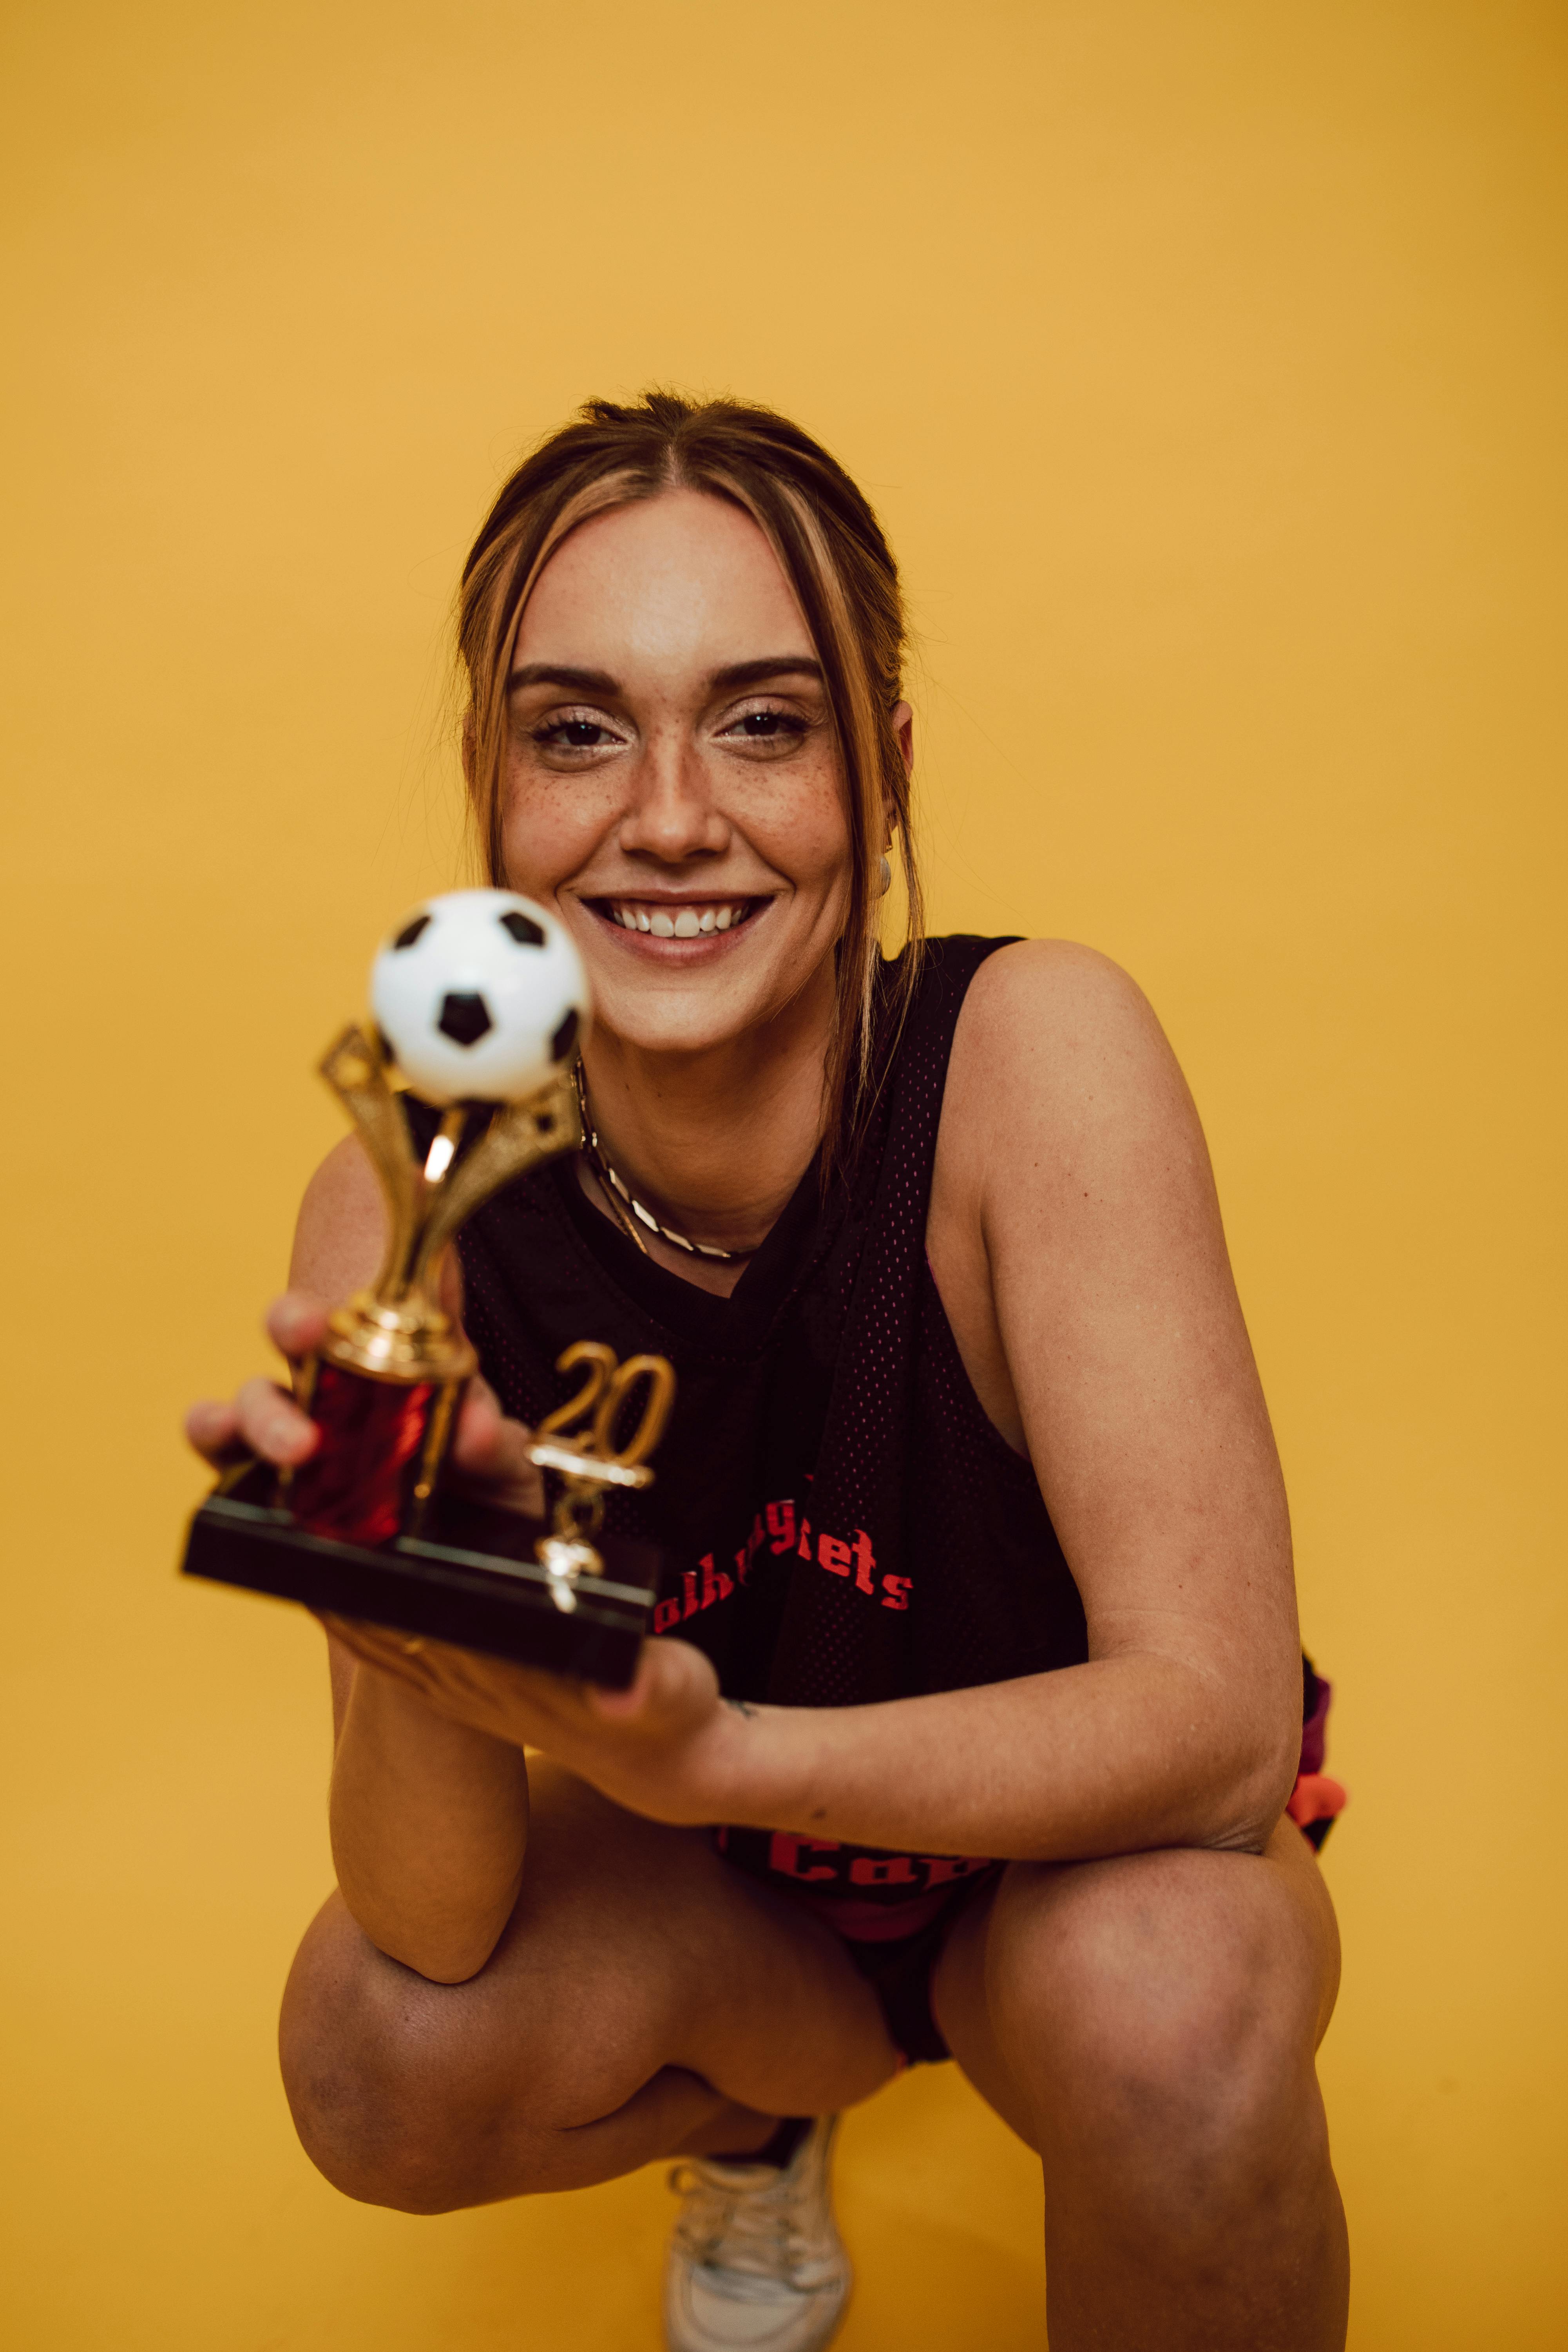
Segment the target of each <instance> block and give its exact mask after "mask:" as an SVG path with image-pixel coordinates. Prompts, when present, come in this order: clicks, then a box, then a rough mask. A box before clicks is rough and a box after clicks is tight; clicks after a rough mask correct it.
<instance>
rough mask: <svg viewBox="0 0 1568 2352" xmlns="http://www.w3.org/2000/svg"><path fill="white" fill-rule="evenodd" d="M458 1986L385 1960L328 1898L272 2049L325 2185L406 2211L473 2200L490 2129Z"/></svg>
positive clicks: (489, 2075) (488, 2073)
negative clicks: (276, 2051) (276, 2052)
mask: <svg viewBox="0 0 1568 2352" xmlns="http://www.w3.org/2000/svg"><path fill="white" fill-rule="evenodd" d="M465 1990H466V1988H462V1987H457V1988H447V1987H445V1986H438V1985H434V1984H429V1983H427V1982H426V1980H425V1979H423V1978H422V1977H419V1976H416V1974H415V1973H414V1971H413V1970H412V1969H405V1968H401V1967H400V1966H399V1965H398V1964H397V1962H396V1961H395V1960H389V1959H387V1958H385V1957H384V1954H382V1953H380V1952H378V1951H377V1950H376V1949H375V1948H374V1945H372V1944H371V1943H370V1942H369V1941H368V1939H367V1938H366V1937H364V1936H363V1934H362V1933H361V1931H360V1929H359V1928H358V1927H356V1926H355V1925H354V1922H353V1919H352V1918H351V1917H350V1916H349V1914H348V1912H347V1910H346V1909H345V1908H344V1906H343V1905H342V1900H341V1898H340V1897H337V1896H334V1897H333V1898H332V1900H331V1902H330V1903H329V1904H328V1905H327V1906H326V1907H325V1909H324V1910H323V1911H322V1912H321V1914H320V1915H319V1916H318V1917H317V1918H316V1920H315V1921H314V1922H313V1923H312V1925H311V1927H310V1930H309V1931H308V1933H307V1935H306V1937H305V1939H304V1942H303V1943H302V1944H301V1946H300V1952H299V1955H298V1957H297V1958H296V1959H295V1962H294V1966H293V1969H292V1970H291V1971H290V1974H289V1983H288V1986H287V1989H286V1990H285V1992H284V1996H283V2010H282V2016H281V2019H280V2021H279V2058H280V2061H281V2065H282V2074H283V2087H284V2091H285V2094H286V2095H287V2097H288V2101H289V2111H290V2113H291V2114H292V2116H293V2118H294V2126H295V2129H296V2130H297V2131H298V2133H299V2135H300V2145H301V2146H302V2147H303V2148H304V2150H305V2152H306V2154H307V2155H308V2156H309V2157H310V2161H311V2162H312V2163H313V2164H314V2165H315V2167H316V2168H317V2170H318V2171H320V2172H321V2173H322V2174H324V2175H325V2177H326V2179H328V2180H330V2181H331V2184H332V2186H333V2188H334V2189H341V2190H342V2193H343V2194H344V2195H345V2196H347V2197H353V2198H356V2199H358V2200H360V2202H361V2203H363V2204H368V2205H386V2206H391V2207H393V2208H395V2210H398V2211H399V2212H404V2213H446V2212H451V2211H454V2210H457V2209H458V2208H459V2207H462V2206H465V2205H470V2204H474V2203H476V2202H479V2201H480V2200H481V2199H482V2197H483V2196H484V2194H485V2189H484V2185H483V2182H482V2180H481V2179H480V2177H479V2166H480V2163H481V2161H482V2156H483V2152H484V2151H485V2150H486V2148H487V2147H489V2146H491V2145H492V2144H493V2140H494V2137H495V2133H496V2130H497V2126H498V2122H499V2108H498V2105H497V2100H496V2088H495V2082H494V2074H495V2070H494V2068H493V2067H487V2066H486V2065H485V2064H484V2063H483V2061H482V2057H481V2056H480V2055H479V2053H476V2051H475V2050H474V2049H473V2048H472V2047H471V2044H472V2042H473V2039H474V2037H473V2035H472V2032H471V2030H466V2028H467V2026H468V2021H467V2019H466V2018H465V2016H464V2010H465V2006H466V2004H465V2003H464V2001H463V1999H462V1996H463V1993H464V1991H465Z"/></svg>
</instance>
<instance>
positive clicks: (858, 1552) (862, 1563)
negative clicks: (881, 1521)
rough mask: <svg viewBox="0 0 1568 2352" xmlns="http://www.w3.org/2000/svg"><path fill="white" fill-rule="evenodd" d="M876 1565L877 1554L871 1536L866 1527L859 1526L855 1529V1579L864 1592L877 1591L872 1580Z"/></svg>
mask: <svg viewBox="0 0 1568 2352" xmlns="http://www.w3.org/2000/svg"><path fill="white" fill-rule="evenodd" d="M876 1565H877V1555H876V1553H875V1552H874V1551H873V1550H872V1549H871V1538H870V1537H869V1536H868V1534H867V1533H866V1530H865V1528H856V1530H855V1581H856V1583H857V1585H858V1587H859V1589H860V1591H862V1592H875V1591H876V1590H877V1588H876V1586H875V1584H874V1583H873V1582H872V1580H871V1575H872V1570H874V1569H875V1567H876Z"/></svg>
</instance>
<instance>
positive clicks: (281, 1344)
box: [267, 1290, 327, 1364]
mask: <svg viewBox="0 0 1568 2352" xmlns="http://www.w3.org/2000/svg"><path fill="white" fill-rule="evenodd" d="M267 1336H268V1339H270V1340H271V1342H272V1344H273V1346H274V1347H275V1348H276V1349H277V1350H278V1352H279V1355H280V1356H286V1357H287V1358H288V1360H289V1362H290V1363H291V1364H297V1363H298V1362H299V1361H300V1358H301V1357H302V1356H308V1355H309V1354H310V1350H311V1349H312V1348H319V1347H320V1346H321V1342H322V1340H323V1339H325V1338H326V1336H327V1309H326V1308H325V1307H323V1306H322V1304H321V1300H320V1299H319V1298H312V1297H310V1293H309V1292H308V1291H303V1290H286V1291H285V1292H284V1293H283V1296H282V1297H281V1298H275V1299H274V1300H273V1302H272V1304H271V1306H270V1307H268V1310H267Z"/></svg>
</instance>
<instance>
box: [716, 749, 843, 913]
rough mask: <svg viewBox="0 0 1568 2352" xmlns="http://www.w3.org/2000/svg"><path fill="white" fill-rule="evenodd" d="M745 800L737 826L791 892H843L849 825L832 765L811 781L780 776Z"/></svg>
mask: <svg viewBox="0 0 1568 2352" xmlns="http://www.w3.org/2000/svg"><path fill="white" fill-rule="evenodd" d="M749 797H751V801H752V804H751V806H750V807H749V808H748V809H747V811H746V813H745V815H744V816H742V815H741V814H740V813H739V812H737V823H738V824H739V826H740V829H741V830H742V832H745V833H748V834H749V835H750V836H751V839H752V845H753V846H754V847H755V848H756V849H757V850H758V851H759V852H760V853H761V855H762V856H764V857H765V858H766V859H767V860H768V862H769V864H770V865H772V866H775V867H776V868H777V870H778V871H779V872H780V873H781V874H784V875H787V876H788V877H789V879H790V880H791V881H792V882H794V883H795V886H796V887H797V888H799V889H805V890H818V891H827V890H830V889H832V888H833V887H835V885H837V886H839V887H844V888H847V887H848V880H849V859H850V841H849V820H848V816H847V813H846V810H845V806H844V791H843V786H842V784H841V783H840V782H839V778H838V774H837V765H836V764H834V763H825V764H824V768H823V770H822V771H821V772H818V773H817V774H816V775H801V774H798V773H797V774H795V775H789V774H781V775H780V776H779V777H778V778H777V780H776V783H774V785H773V789H772V790H765V791H763V792H761V793H756V794H755V795H754V796H749Z"/></svg>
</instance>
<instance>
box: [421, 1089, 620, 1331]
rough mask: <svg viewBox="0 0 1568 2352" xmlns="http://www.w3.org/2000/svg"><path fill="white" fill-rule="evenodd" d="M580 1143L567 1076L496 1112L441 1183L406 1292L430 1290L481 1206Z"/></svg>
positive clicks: (577, 1115)
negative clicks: (454, 1241)
mask: <svg viewBox="0 0 1568 2352" xmlns="http://www.w3.org/2000/svg"><path fill="white" fill-rule="evenodd" d="M582 1140H583V1121H582V1117H581V1114H580V1112H579V1110H578V1108H577V1090H576V1088H575V1087H574V1085H573V1084H572V1080H571V1076H570V1074H567V1075H565V1076H561V1077H558V1078H552V1079H551V1081H550V1083H549V1085H548V1086H543V1087H540V1089H539V1092H538V1093H537V1094H532V1095H525V1096H524V1097H523V1099H522V1100H521V1102H516V1103H509V1104H508V1105H507V1107H506V1108H505V1109H504V1110H500V1111H498V1112H497V1113H496V1115H495V1117H494V1118H492V1119H491V1121H490V1123H489V1127H488V1128H487V1129H486V1130H485V1133H484V1134H483V1135H482V1136H481V1137H480V1138H479V1141H478V1143H476V1144H475V1146H474V1148H473V1150H471V1151H470V1152H469V1153H468V1157H467V1158H466V1159H464V1160H459V1161H458V1165H457V1166H456V1167H455V1168H454V1169H453V1171H452V1172H451V1174H450V1175H449V1176H448V1177H447V1178H446V1179H445V1181H443V1183H442V1186H441V1189H440V1192H438V1193H437V1197H436V1200H435V1202H434V1203H433V1205H432V1206H431V1209H430V1211H429V1213H428V1216H427V1217H426V1222H425V1224H424V1228H423V1230H422V1231H421V1233H420V1234H419V1238H418V1243H417V1246H416V1250H415V1254H414V1263H413V1265H411V1266H410V1267H409V1269H408V1274H407V1284H408V1287H409V1288H410V1289H411V1290H422V1289H425V1288H426V1286H428V1284H429V1281H430V1278H431V1276H433V1274H434V1273H435V1270H436V1266H437V1261H438V1260H439V1258H440V1255H441V1253H442V1251H443V1250H444V1249H445V1248H446V1246H447V1243H448V1242H449V1241H450V1240H451V1238H452V1236H453V1234H455V1233H456V1232H457V1230H458V1226H459V1225H460V1224H462V1223H465V1222H466V1221H467V1219H468V1218H469V1217H471V1216H472V1214H473V1213H474V1211H475V1210H476V1209H477V1208H478V1207H479V1204H480V1202H483V1201H488V1200H489V1196H490V1194H491V1193H492V1192H499V1191H500V1187H501V1186H502V1185H503V1184H509V1183H510V1181H511V1180H512V1178H513V1177H514V1176H521V1175H523V1174H524V1173H525V1172H526V1171H528V1170H529V1169H530V1168H534V1167H537V1165H538V1164H539V1162H540V1161H541V1160H550V1159H552V1158H553V1157H554V1155H555V1154H556V1153H557V1152H558V1151H574V1150H576V1148H577V1146H578V1145H579V1144H580V1143H581V1142H582Z"/></svg>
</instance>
